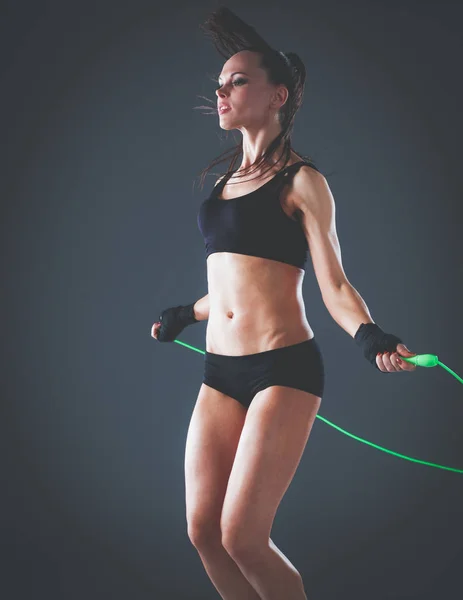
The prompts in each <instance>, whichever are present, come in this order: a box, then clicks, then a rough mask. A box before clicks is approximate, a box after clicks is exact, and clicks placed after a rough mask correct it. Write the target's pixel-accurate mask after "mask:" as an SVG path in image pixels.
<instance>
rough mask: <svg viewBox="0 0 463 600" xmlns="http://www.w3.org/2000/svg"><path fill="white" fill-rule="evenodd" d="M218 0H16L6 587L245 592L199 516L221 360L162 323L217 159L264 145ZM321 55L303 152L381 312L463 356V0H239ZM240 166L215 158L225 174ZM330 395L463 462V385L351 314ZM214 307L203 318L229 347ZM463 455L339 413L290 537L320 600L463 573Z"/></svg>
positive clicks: (192, 247)
mask: <svg viewBox="0 0 463 600" xmlns="http://www.w3.org/2000/svg"><path fill="white" fill-rule="evenodd" d="M220 5H221V3H217V2H201V1H198V2H195V3H194V4H193V3H190V4H187V3H186V2H185V3H180V2H168V3H164V6H160V5H159V6H158V5H156V4H155V3H153V2H142V1H133V0H132V2H131V3H128V2H127V3H122V2H109V1H108V2H97V3H96V4H93V5H90V4H86V3H82V2H40V3H32V2H21V3H17V2H15V3H13V2H7V3H5V2H3V3H2V10H1V21H0V45H1V47H0V50H1V52H0V61H1V62H0V64H1V90H2V92H1V100H0V101H1V114H0V118H1V131H2V136H1V137H2V144H1V151H2V157H1V158H2V161H1V166H2V175H1V183H2V194H1V198H2V213H1V224H2V231H1V238H0V239H1V244H2V252H1V256H2V273H3V274H2V283H3V285H2V289H3V292H4V293H3V294H2V328H3V336H2V337H3V339H4V341H5V345H4V353H3V356H4V358H3V361H2V366H3V367H4V369H3V375H2V382H3V386H2V387H3V394H2V397H3V400H4V401H3V403H2V408H3V409H4V410H3V411H2V412H3V416H2V418H1V423H2V428H3V431H2V435H1V437H0V439H1V443H2V448H1V450H2V452H1V457H2V463H3V465H2V474H3V478H2V480H3V481H2V483H3V485H2V491H1V503H2V510H1V517H0V518H1V536H0V540H1V541H0V543H1V546H2V553H3V558H2V561H1V575H2V576H1V578H0V592H1V593H2V596H3V597H5V598H8V599H9V600H16V599H18V600H19V599H21V600H22V599H26V598H31V597H33V596H34V597H37V596H38V595H39V596H41V597H47V598H48V599H49V600H54V599H60V600H61V599H66V600H74V599H79V600H80V599H82V598H88V599H91V600H93V599H97V598H98V599H102V598H108V599H109V598H111V600H119V599H127V598H133V599H136V600H145V599H148V598H149V599H151V598H163V599H164V598H174V599H177V598H178V599H183V598H184V599H196V598H200V599H202V600H206V599H209V598H210V599H212V598H218V597H219V596H218V593H217V592H216V590H215V588H213V586H212V584H211V582H210V580H209V578H208V576H207V574H206V572H205V571H204V569H203V566H202V563H201V562H200V559H199V556H198V555H197V553H196V550H195V549H194V547H193V546H192V545H191V543H190V541H189V539H188V537H187V530H186V519H185V498H184V493H185V488H184V471H183V468H184V464H183V461H184V451H185V440H186V433H187V429H188V425H189V420H190V417H191V413H192V410H193V407H194V403H195V401H196V397H197V394H198V391H199V387H200V385H201V381H202V368H203V356H202V355H201V354H199V353H197V352H194V351H191V350H189V349H187V348H185V347H183V346H181V345H179V344H175V343H173V344H160V343H158V342H156V341H155V340H153V339H152V338H151V337H150V330H151V325H152V323H153V322H154V321H156V320H157V318H158V316H159V313H160V311H161V310H163V309H164V308H167V307H169V306H175V305H178V304H187V303H189V302H193V301H195V300H197V299H198V298H200V297H201V296H204V295H205V294H206V293H207V278H206V264H205V260H204V246H203V240H202V238H201V234H200V232H199V230H198V227H197V223H196V216H197V211H198V209H199V205H200V203H201V201H202V200H203V199H204V198H205V197H206V196H207V195H208V194H209V193H210V190H211V189H212V185H213V183H214V181H215V176H214V175H210V176H209V177H208V178H207V180H206V185H205V188H204V189H203V190H200V189H199V185H198V182H199V173H200V171H201V169H203V168H204V167H205V166H206V165H207V164H209V162H210V161H212V159H213V158H215V157H216V156H218V155H219V154H220V153H221V152H223V151H224V150H225V149H226V148H227V147H230V146H231V145H233V143H234V140H233V137H232V136H236V138H235V139H239V136H240V134H239V132H234V133H233V134H228V135H227V134H226V132H225V131H223V130H222V129H220V127H219V124H218V118H217V116H216V115H214V116H208V115H203V114H201V112H202V111H199V110H194V109H193V107H194V106H198V105H201V104H204V103H205V102H204V100H203V99H202V98H200V97H199V96H201V95H205V96H208V97H209V98H211V99H212V100H213V101H214V103H215V100H216V96H215V92H214V84H213V82H211V81H210V79H209V75H212V74H213V73H219V72H220V69H221V68H222V65H223V63H224V60H223V59H222V57H220V56H219V55H218V54H217V53H216V51H215V50H214V48H213V46H212V44H211V43H210V42H209V41H208V40H207V39H206V37H205V36H204V35H203V34H202V33H201V31H200V30H199V24H200V23H201V22H203V21H204V19H205V18H206V16H207V14H208V13H209V12H210V11H211V10H213V9H214V8H216V7H218V6H220ZM227 6H229V8H231V9H232V10H233V11H235V12H236V13H237V14H238V15H239V16H240V17H241V18H243V19H244V20H245V21H246V22H248V23H249V24H251V25H252V26H254V27H255V28H256V29H257V31H258V32H259V33H260V34H261V35H262V36H263V37H264V38H265V39H266V40H267V41H268V42H269V43H270V44H272V45H273V46H274V47H276V48H278V49H281V50H283V51H294V52H297V53H298V54H299V55H300V56H301V58H302V59H303V61H304V63H305V65H306V68H307V82H306V91H305V96H304V103H303V106H302V108H301V110H300V111H299V113H298V115H297V117H296V123H295V132H294V136H293V146H294V148H295V150H296V151H297V152H299V153H302V154H308V155H310V156H312V157H313V159H314V160H315V162H316V164H317V166H318V167H319V168H320V169H321V171H322V172H323V173H324V174H325V175H326V177H327V180H328V182H329V185H330V187H331V190H332V192H333V194H334V197H335V200H336V206H337V220H336V222H337V229H338V235H339V239H340V243H341V248H342V258H343V264H344V268H345V270H346V273H347V276H348V278H349V280H350V281H351V283H352V284H353V285H354V286H355V287H356V289H357V290H358V291H359V293H360V294H361V295H362V297H363V298H364V299H365V301H366V303H367V305H368V307H369V309H370V311H371V314H372V316H373V319H374V320H375V321H376V322H377V323H378V324H379V325H380V326H381V327H383V329H385V330H386V331H388V332H390V333H394V334H396V335H399V336H400V337H402V338H403V340H404V342H405V343H406V344H407V345H408V347H409V348H410V349H411V350H412V351H414V352H417V353H427V352H430V353H435V354H438V355H439V358H440V359H441V360H442V361H443V362H444V363H445V364H446V365H448V366H449V367H450V368H452V369H454V370H455V371H456V372H457V373H459V374H460V375H463V350H462V344H461V320H460V316H461V306H462V305H463V290H462V285H461V279H462V278H461V275H462V258H463V251H462V231H461V228H462V218H461V217H462V204H461V203H462V189H463V177H462V166H461V135H462V133H463V131H462V116H461V115H462V111H461V106H462V101H463V93H462V91H463V90H462V82H461V64H462V58H463V51H462V39H461V18H462V16H463V15H462V10H461V8H459V3H457V2H442V1H440V2H410V1H406V2H382V1H375V2H371V1H368V2H367V1H366V0H364V1H360V0H355V1H350V2H344V1H342V0H338V1H334V0H324V2H323V3H322V2H316V1H312V0H306V1H304V2H301V3H299V2H294V1H287V2H268V1H267V2H252V3H249V2H229V3H228V4H227ZM460 6H461V5H460ZM225 168H226V163H223V164H222V165H220V166H219V167H216V168H215V169H214V172H215V173H217V174H218V173H219V172H223V171H224V170H225ZM303 290H304V300H305V305H306V312H307V317H308V320H309V323H310V324H311V326H312V328H313V329H314V332H315V335H316V338H317V341H318V343H319V344H320V347H321V349H322V352H323V356H324V359H325V365H326V388H325V395H324V398H323V401H322V405H321V409H320V413H319V414H320V415H321V416H323V417H325V418H326V419H329V420H330V421H331V422H333V423H335V424H337V425H338V426H340V427H342V428H344V429H346V430H347V431H349V432H351V433H353V434H355V435H358V436H360V437H362V438H366V439H367V440H369V441H371V442H374V443H376V444H379V445H381V446H385V447H386V448H389V449H391V450H394V451H395V452H399V453H402V454H405V455H408V456H411V457H414V458H418V459H422V460H425V461H430V462H433V463H437V464H441V465H447V466H451V467H455V468H458V469H463V436H462V424H463V388H462V387H461V384H460V383H459V382H458V381H457V380H456V379H455V378H453V377H451V376H450V375H449V374H447V373H446V372H445V371H444V369H441V368H440V367H437V368H435V369H417V371H416V372H414V373H402V374H393V375H390V376H387V375H383V374H381V373H378V372H377V371H376V370H375V369H373V367H371V365H369V364H368V363H367V361H365V359H364V358H363V357H362V355H361V353H360V351H359V350H358V349H357V347H356V346H355V344H354V342H353V340H352V338H351V337H350V336H349V335H348V334H346V332H345V331H344V330H343V329H342V328H340V327H339V326H338V325H337V324H336V322H335V321H334V320H333V319H332V318H331V316H330V314H329V313H328V311H327V310H326V308H325V306H324V304H323V302H322V299H321V295H320V290H319V288H318V285H317V281H316V279H315V276H314V274H313V268H312V264H311V261H310V259H309V261H308V263H307V268H306V277H305V280H304V287H303ZM205 329H206V322H201V323H199V324H197V325H196V326H194V327H190V328H188V329H187V330H185V331H184V332H183V334H182V335H181V338H180V339H182V340H183V341H185V342H187V343H189V344H192V345H193V346H195V347H196V348H199V349H201V350H204V348H205ZM462 484H463V476H462V475H461V474H458V473H453V472H451V471H443V470H439V469H437V468H432V467H429V466H425V465H421V464H416V463H413V462H410V461H405V460H401V459H399V458H397V457H395V456H391V455H389V454H386V453H384V452H380V451H378V450H376V449H374V448H372V447H370V446H367V445H365V444H361V443H358V442H357V441H355V440H353V439H352V438H349V437H347V436H345V435H342V434H341V433H340V432H338V431H337V430H335V429H334V428H332V427H330V426H328V425H327V424H326V423H324V422H323V421H322V420H320V419H317V420H316V422H315V425H314V428H313V430H312V434H311V436H310V439H309V442H308V445H307V448H306V451H305V453H304V456H303V459H302V461H301V464H300V466H299V469H298V471H297V473H296V475H295V478H294V480H293V483H292V485H291V486H290V488H289V490H288V492H287V493H286V495H285V497H284V499H283V501H282V503H281V506H280V509H279V511H278V513H277V517H276V520H275V523H274V528H273V531H272V539H273V540H274V541H275V543H276V544H277V545H278V546H279V547H280V548H281V549H282V550H283V552H285V553H286V554H287V556H288V557H289V558H290V560H291V561H292V562H293V563H294V565H295V566H296V567H297V568H298V570H299V571H300V572H301V574H302V576H303V579H304V583H305V586H306V590H307V592H308V594H309V598H311V599H313V600H332V599H333V600H334V599H339V598H343V599H350V598H355V599H356V600H367V599H368V600H369V599H371V598H375V600H385V599H392V598H394V599H399V598H400V599H417V600H418V599H420V600H428V599H431V598H432V599H435V598H440V599H449V600H450V599H454V598H460V597H461V595H462V584H461V564H462V563H461V561H462V558H463V552H462V546H463V543H462V533H463V527H462V525H463V517H462V491H463V486H462Z"/></svg>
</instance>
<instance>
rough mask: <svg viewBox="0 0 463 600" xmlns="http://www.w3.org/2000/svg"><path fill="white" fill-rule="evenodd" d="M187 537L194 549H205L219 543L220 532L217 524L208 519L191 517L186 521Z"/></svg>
mask: <svg viewBox="0 0 463 600" xmlns="http://www.w3.org/2000/svg"><path fill="white" fill-rule="evenodd" d="M188 537H189V538H190V542H191V543H192V544H193V546H194V547H195V548H196V549H198V550H199V549H207V548H209V547H212V546H216V545H217V544H218V543H219V544H220V543H221V542H220V540H221V532H220V527H219V526H218V525H214V524H212V523H211V522H210V521H208V522H205V521H199V520H197V519H193V520H192V521H189V522H188Z"/></svg>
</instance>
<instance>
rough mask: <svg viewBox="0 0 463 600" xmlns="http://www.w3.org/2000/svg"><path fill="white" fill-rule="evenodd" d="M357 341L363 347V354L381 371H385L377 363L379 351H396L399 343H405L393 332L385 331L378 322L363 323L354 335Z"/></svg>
mask: <svg viewBox="0 0 463 600" xmlns="http://www.w3.org/2000/svg"><path fill="white" fill-rule="evenodd" d="M354 340H355V343H356V344H357V346H359V347H360V348H363V356H364V357H365V358H366V359H367V360H368V362H370V363H371V364H372V365H373V366H374V367H376V368H377V369H378V371H379V372H380V373H384V371H381V369H380V368H379V367H378V365H377V364H376V355H377V354H378V352H381V353H382V352H396V350H397V344H401V343H403V342H402V340H401V339H400V338H399V337H397V336H396V335H393V334H392V333H384V331H383V330H382V329H381V327H379V326H378V325H376V323H362V324H361V325H360V327H359V328H358V330H357V333H356V334H355V336H354Z"/></svg>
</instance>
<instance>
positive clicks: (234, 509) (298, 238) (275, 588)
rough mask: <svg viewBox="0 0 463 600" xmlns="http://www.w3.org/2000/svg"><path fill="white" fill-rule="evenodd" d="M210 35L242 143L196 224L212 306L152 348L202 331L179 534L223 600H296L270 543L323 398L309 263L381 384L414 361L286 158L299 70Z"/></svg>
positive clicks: (228, 120)
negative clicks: (371, 303) (352, 274)
mask: <svg viewBox="0 0 463 600" xmlns="http://www.w3.org/2000/svg"><path fill="white" fill-rule="evenodd" d="M205 29H206V30H207V31H209V32H212V33H213V38H214V43H215V44H216V47H217V49H218V50H219V51H220V52H221V53H222V54H223V55H224V56H226V57H227V58H228V60H227V61H226V62H225V64H224V65H223V68H222V72H221V75H220V77H219V82H218V83H219V85H218V88H217V91H216V94H217V105H218V109H219V111H218V112H219V122H220V126H221V127H222V128H223V129H225V130H227V131H229V130H232V129H238V130H239V131H240V132H241V133H242V142H241V144H239V145H238V146H237V147H236V149H235V154H234V156H233V160H232V162H231V167H230V169H229V171H228V172H227V173H226V175H225V177H224V178H223V179H222V180H219V183H218V184H217V185H216V187H215V188H214V190H213V191H212V193H211V195H210V197H209V198H207V199H206V200H205V201H204V202H203V203H202V205H201V208H200V211H199V215H198V224H199V228H200V230H201V232H202V234H203V236H204V239H205V243H206V259H207V279H208V288H209V290H208V294H207V295H206V296H205V297H204V298H201V299H200V300H198V301H197V302H196V303H194V304H190V305H188V306H177V307H174V308H170V309H167V310H165V311H163V313H162V316H161V320H160V321H158V322H157V323H155V324H154V325H153V328H152V335H153V337H155V338H156V339H158V340H159V341H173V340H174V339H175V338H176V337H177V336H178V334H179V333H180V332H181V331H182V330H183V329H184V328H185V327H186V326H187V325H189V324H192V323H195V322H197V321H199V320H205V319H208V325H207V333H206V355H205V370H204V380H203V384H202V385H201V388H200V390H199V395H198V398H197V401H196V405H195V407H194V410H193V414H192V417H191V422H190V426H189V429H188V437H187V442H186V456H185V478H186V509H187V522H188V534H189V537H190V539H191V541H192V543H193V544H194V546H195V548H196V549H197V551H198V553H199V555H200V557H201V560H202V562H203V564H204V567H205V569H206V571H207V573H208V575H209V577H210V579H211V581H212V583H213V584H214V585H215V587H216V589H217V590H218V592H219V593H220V595H221V596H222V598H226V599H227V600H235V599H239V600H251V599H252V600H257V599H259V598H261V599H265V600H283V599H284V600H302V599H304V598H306V594H305V591H304V585H303V582H302V578H301V576H300V574H299V572H298V571H297V569H296V568H295V567H294V566H293V565H292V563H291V562H290V561H289V559H288V558H287V557H286V556H285V555H284V554H283V553H282V552H281V550H279V549H278V548H277V546H276V545H275V544H274V542H273V541H272V540H271V539H270V532H271V529H272V524H273V521H274V518H275V514H276V511H277V509H278V506H279V504H280V502H281V500H282V497H283V495H284V493H285V492H286V490H287V489H288V487H289V485H290V483H291V481H292V478H293V477H294V474H295V471H296V469H297V466H298V464H299V462H300V459H301V457H302V454H303V452H304V449H305V445H306V443H307V440H308V437H309V434H310V431H311V429H312V425H313V423H314V420H315V417H316V415H317V411H318V409H319V407H320V403H321V399H322V396H323V388H324V366H323V358H322V355H321V351H320V348H319V346H318V344H317V342H316V341H315V338H314V332H313V330H312V328H311V326H310V324H309V323H308V321H307V319H306V314H305V306H304V301H303V298H302V282H303V277H304V264H305V261H306V254H307V250H308V249H310V253H311V257H312V261H313V265H314V270H315V273H316V276H317V280H318V283H319V285H320V289H321V292H322V296H323V299H324V302H325V304H326V306H327V308H328V309H329V311H330V313H331V314H332V316H333V318H335V320H336V321H337V322H338V323H339V324H340V325H341V326H342V327H343V328H344V329H345V330H346V331H347V332H348V333H349V334H350V335H351V336H352V337H354V336H355V339H356V342H357V344H358V345H359V346H362V348H363V350H364V354H365V356H366V358H368V360H370V361H371V362H372V363H373V362H374V364H375V366H376V367H377V368H378V369H379V370H381V371H382V372H394V371H401V370H406V371H412V370H415V369H416V367H415V366H414V365H411V364H409V363H402V364H401V363H400V362H399V359H398V350H399V349H400V351H401V354H403V355H404V356H411V355H412V353H410V352H408V351H407V350H406V348H405V346H403V344H400V342H401V340H400V339H399V338H397V337H396V336H393V335H390V334H385V333H384V332H383V331H382V330H381V329H380V328H379V327H378V326H377V325H376V324H374V322H373V320H372V318H371V316H370V313H369V311H368V309H367V307H366V305H365V303H364V302H363V300H362V298H361V297H360V296H359V294H358V293H357V292H356V290H355V289H354V288H353V287H352V286H351V285H350V283H349V282H348V280H347V277H346V275H345V273H344V270H343V267H342V264H341V252H340V248H339V243H338V239H337V235H336V227H335V219H334V200H333V197H332V195H331V192H330V189H329V187H328V184H327V182H326V179H325V178H324V176H323V175H322V174H321V173H320V172H319V171H318V170H317V169H316V168H315V167H314V165H313V164H312V163H311V161H310V160H305V159H303V158H301V157H300V156H299V155H298V154H296V152H294V151H293V150H292V147H291V137H290V136H291V132H292V124H293V121H294V116H295V114H296V112H297V110H298V108H299V106H300V105H301V102H302V96H303V87H304V80H305V69H304V66H303V64H302V62H301V60H300V59H299V57H298V56H297V55H296V54H292V53H291V54H288V55H284V54H283V53H281V52H277V51H275V50H273V49H271V48H270V47H269V46H268V45H267V44H266V43H265V42H264V41H263V40H262V38H260V37H259V36H258V35H257V33H256V32H255V31H254V29H252V28H251V27H249V26H248V25H246V24H245V23H243V21H241V20H240V19H238V17H236V16H235V15H234V14H233V13H232V12H231V11H229V10H228V9H226V8H221V9H219V10H218V11H217V12H215V13H213V14H212V15H211V16H210V17H209V18H208V20H207V21H206V27H205ZM221 107H226V110H225V111H224V112H221V110H220V108H221ZM239 155H242V158H241V164H240V166H239V168H238V169H237V170H236V171H233V170H232V168H233V165H234V162H235V161H236V160H237V158H238V156H239ZM251 174H254V176H253V177H250V175H251ZM398 344H399V348H398V347H397V345H398ZM383 352H384V353H383Z"/></svg>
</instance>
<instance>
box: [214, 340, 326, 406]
mask: <svg viewBox="0 0 463 600" xmlns="http://www.w3.org/2000/svg"><path fill="white" fill-rule="evenodd" d="M203 383H205V384H206V385H208V386H209V387H211V388H214V389H215V390H218V391H219V392H222V393H224V394H226V395H227V396H231V397H232V398H235V400H238V402H240V403H241V404H242V405H243V406H244V407H245V408H249V406H250V404H251V402H252V399H253V398H254V396H255V395H256V394H257V392H261V391H262V390H265V388H268V387H270V386H271V385H284V386H287V387H292V388H296V389H298V390H304V391H306V392H310V393H311V394H315V395H316V396H319V397H320V398H321V397H322V396H323V389H324V384H325V369H324V364H323V357H322V353H321V351H320V347H319V345H318V343H317V342H316V341H315V338H314V337H313V338H312V339H310V340H305V341H304V342H300V343H299V344H293V345H292V346H283V347H282V348H275V349H274V350H266V351H265V352H257V353H256V354H244V355H242V356H228V355H226V354H213V353H212V352H207V351H206V353H205V357H204V377H203Z"/></svg>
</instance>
